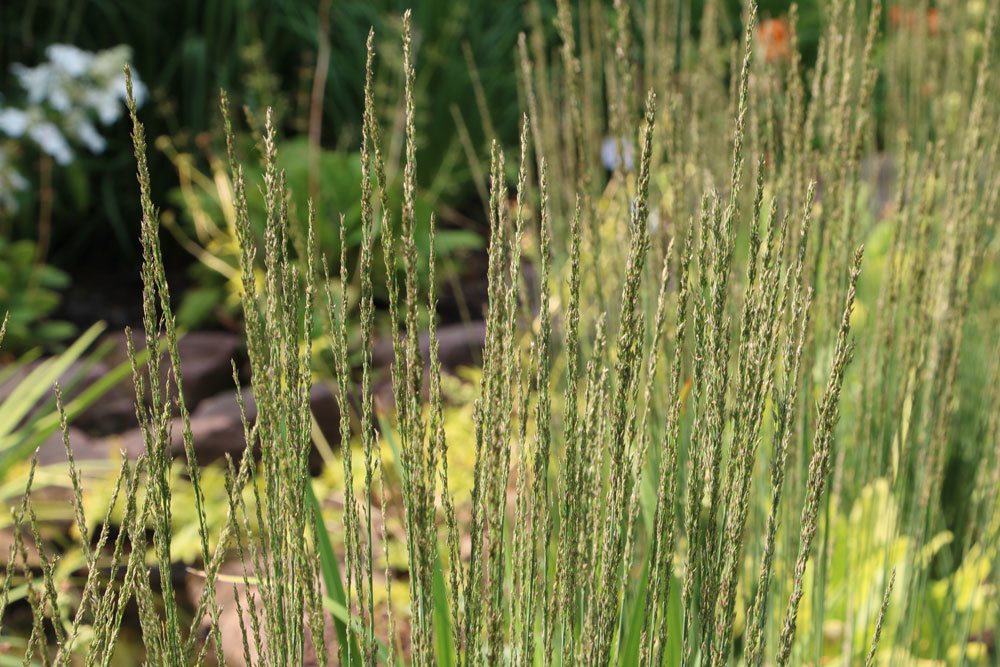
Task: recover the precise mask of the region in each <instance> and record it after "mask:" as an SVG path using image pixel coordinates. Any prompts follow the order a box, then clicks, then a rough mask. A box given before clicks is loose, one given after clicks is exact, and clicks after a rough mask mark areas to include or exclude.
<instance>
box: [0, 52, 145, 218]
mask: <svg viewBox="0 0 1000 667" xmlns="http://www.w3.org/2000/svg"><path fill="white" fill-rule="evenodd" d="M45 54H46V56H48V60H47V61H46V62H43V63H42V64H40V65H38V66H37V67H27V66H25V65H22V64H20V63H15V64H14V65H12V66H11V72H12V73H13V74H14V76H15V78H16V79H17V81H18V83H19V84H20V85H21V87H22V88H23V89H24V93H25V104H24V106H23V107H13V106H9V107H5V106H3V104H2V103H0V134H5V135H7V136H8V137H10V138H12V139H14V140H21V141H30V142H31V143H33V144H35V145H36V146H37V147H38V148H39V149H40V150H41V151H42V152H44V153H45V154H46V155H49V156H50V157H52V159H53V160H55V161H56V163H57V164H60V165H67V164H69V163H70V162H72V161H73V157H74V152H73V145H74V144H79V145H82V146H84V147H85V148H86V149H87V150H89V151H90V152H91V153H101V152H103V151H104V149H105V147H106V146H107V141H106V140H105V138H104V136H103V135H102V134H101V132H100V130H99V129H98V124H100V125H111V124H112V123H114V122H115V121H117V120H118V119H119V118H120V117H121V116H122V113H123V112H124V104H123V102H124V101H125V75H124V74H123V73H122V68H123V67H124V66H125V64H126V63H127V62H128V61H129V59H130V57H131V55H132V50H131V49H130V48H129V47H128V46H125V45H121V46H116V47H114V48H112V49H107V50H105V51H99V52H97V53H92V52H90V51H84V50H82V49H79V48H77V47H75V46H72V45H69V44H52V45H50V46H49V47H48V48H47V49H46V50H45ZM132 87H133V91H134V94H135V99H136V102H137V103H138V104H142V103H143V101H144V100H145V98H146V96H147V92H146V87H145V86H144V85H143V84H142V81H140V80H139V78H138V76H136V74H135V72H133V73H132ZM25 188H27V181H26V180H25V179H24V177H23V176H22V175H21V174H20V173H18V172H17V170H16V168H15V167H14V165H13V162H12V159H11V156H10V154H9V153H8V152H7V151H4V150H3V148H2V147H0V210H3V209H7V210H13V208H14V205H15V203H16V202H15V200H14V192H15V191H17V190H24V189H25Z"/></svg>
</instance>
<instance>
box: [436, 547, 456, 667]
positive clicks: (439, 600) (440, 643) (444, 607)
mask: <svg viewBox="0 0 1000 667" xmlns="http://www.w3.org/2000/svg"><path fill="white" fill-rule="evenodd" d="M433 595H434V647H435V657H436V658H437V664H438V665H440V667H454V665H455V646H454V643H453V642H452V640H451V616H450V611H449V607H448V589H447V588H446V586H445V582H444V563H443V562H442V561H441V553H440V551H439V552H438V557H437V560H435V561H434V591H433Z"/></svg>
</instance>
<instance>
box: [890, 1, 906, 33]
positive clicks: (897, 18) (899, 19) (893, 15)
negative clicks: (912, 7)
mask: <svg viewBox="0 0 1000 667" xmlns="http://www.w3.org/2000/svg"><path fill="white" fill-rule="evenodd" d="M902 24H903V8H902V7H900V6H899V5H893V6H892V7H890V8H889V25H891V26H892V27H893V28H898V27H899V26H901V25H902Z"/></svg>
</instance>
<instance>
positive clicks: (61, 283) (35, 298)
mask: <svg viewBox="0 0 1000 667" xmlns="http://www.w3.org/2000/svg"><path fill="white" fill-rule="evenodd" d="M68 283H69V278H68V277H67V276H66V274H65V273H63V272H62V271H59V270H58V269H56V268H54V267H51V266H48V265H46V264H39V263H37V262H36V261H35V244H34V243H32V242H31V241H28V240H21V241H14V242H11V241H9V240H7V239H6V238H4V237H3V236H2V235H0V313H6V314H7V317H8V318H9V319H8V322H7V341H6V344H5V347H6V349H8V350H13V351H22V350H25V349H27V348H29V347H33V346H35V345H39V344H51V343H56V342H58V341H60V340H63V339H65V338H66V337H68V336H70V335H72V333H73V325H71V324H69V323H68V322H61V321H58V320H51V319H47V317H46V316H47V315H49V313H51V312H52V310H53V309H54V308H55V307H56V306H57V305H59V294H58V292H57V291H56V290H58V289H60V288H63V287H65V286H66V285H67V284H68Z"/></svg>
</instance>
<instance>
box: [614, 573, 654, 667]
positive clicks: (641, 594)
mask: <svg viewBox="0 0 1000 667" xmlns="http://www.w3.org/2000/svg"><path fill="white" fill-rule="evenodd" d="M648 585H649V558H645V559H643V564H642V575H641V576H640V577H639V583H638V585H637V586H636V587H635V589H634V590H633V591H632V601H631V604H628V611H627V615H626V616H625V618H624V619H622V621H623V622H624V623H625V632H624V633H622V645H621V647H620V648H619V650H618V664H619V665H638V664H639V651H640V650H641V649H642V626H643V622H642V619H643V614H644V613H645V610H646V588H647V587H648Z"/></svg>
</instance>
